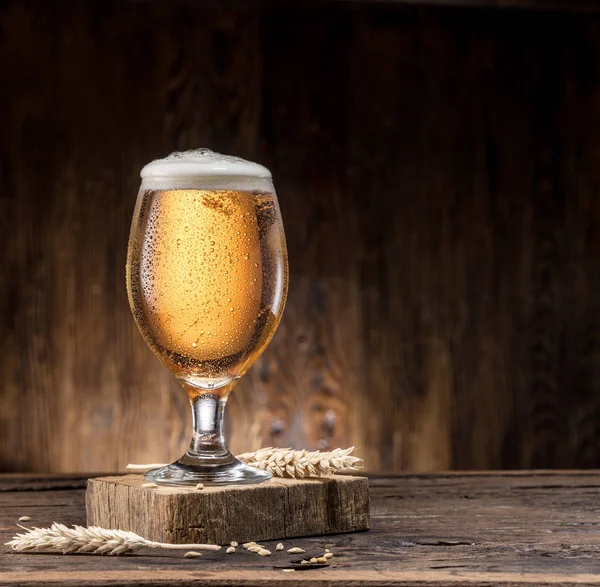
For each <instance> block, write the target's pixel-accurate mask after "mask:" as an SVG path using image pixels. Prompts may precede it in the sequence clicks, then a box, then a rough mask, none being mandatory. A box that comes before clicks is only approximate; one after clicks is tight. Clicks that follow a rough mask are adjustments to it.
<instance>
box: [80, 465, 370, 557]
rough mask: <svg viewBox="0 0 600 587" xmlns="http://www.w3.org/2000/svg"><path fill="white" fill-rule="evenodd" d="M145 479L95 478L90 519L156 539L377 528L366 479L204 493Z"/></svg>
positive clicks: (221, 539) (249, 537) (219, 540)
mask: <svg viewBox="0 0 600 587" xmlns="http://www.w3.org/2000/svg"><path fill="white" fill-rule="evenodd" d="M143 484H144V477H143V476H142V475H125V476H119V477H98V478H95V479H90V480H89V481H88V484H87V491H86V518H87V524H88V525H89V526H100V527H101V528H120V529H121V530H130V531H132V532H135V533H136V534H140V535H141V536H144V538H148V539H149V540H154V541H156V542H173V543H177V544H190V543H201V544H202V543H204V544H206V543H209V544H224V545H229V543H230V542H232V541H233V540H235V541H237V542H239V543H240V544H242V543H244V542H250V541H254V542H257V541H262V540H276V539H285V538H295V537H297V536H314V535H319V534H338V533H341V532H358V531H361V530H368V529H369V483H368V480H367V479H366V477H353V476H340V475H337V476H332V477H327V478H323V479H272V480H271V481H269V482H268V483H263V484H259V485H233V486H225V487H219V486H216V487H208V486H207V487H205V488H204V489H203V490H202V491H198V490H196V489H195V488H194V487H191V488H189V489H188V488H177V487H155V488H146V487H142V485H143Z"/></svg>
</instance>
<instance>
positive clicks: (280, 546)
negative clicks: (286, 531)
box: [275, 542, 283, 550]
mask: <svg viewBox="0 0 600 587" xmlns="http://www.w3.org/2000/svg"><path fill="white" fill-rule="evenodd" d="M275 550H283V544H281V542H280V543H279V544H278V545H277V546H276V547H275Z"/></svg>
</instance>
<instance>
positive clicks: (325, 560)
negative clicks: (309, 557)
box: [317, 556, 327, 564]
mask: <svg viewBox="0 0 600 587" xmlns="http://www.w3.org/2000/svg"><path fill="white" fill-rule="evenodd" d="M317 562H318V563H321V564H323V563H326V562H327V559H326V558H325V557H324V556H318V557H317Z"/></svg>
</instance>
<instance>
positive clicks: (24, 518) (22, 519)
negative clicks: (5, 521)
mask: <svg viewBox="0 0 600 587" xmlns="http://www.w3.org/2000/svg"><path fill="white" fill-rule="evenodd" d="M29 520H31V518H30V517H29V516H21V517H20V518H19V519H18V520H17V522H29Z"/></svg>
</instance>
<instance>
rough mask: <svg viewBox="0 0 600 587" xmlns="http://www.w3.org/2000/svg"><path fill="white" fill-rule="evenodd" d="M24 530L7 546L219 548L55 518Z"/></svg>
mask: <svg viewBox="0 0 600 587" xmlns="http://www.w3.org/2000/svg"><path fill="white" fill-rule="evenodd" d="M19 527H20V528H23V530H26V533H24V534H16V535H15V536H13V539H12V540H11V541H10V542H7V543H6V546H10V547H11V548H12V549H13V550H16V551H18V552H32V551H38V550H45V551H49V552H61V553H62V554H71V553H74V552H85V553H89V554H124V553H126V552H134V551H136V550H139V549H140V548H168V549H178V550H179V549H182V550H190V549H195V550H220V549H221V547H220V546H217V545H214V544H165V543H161V542H153V541H152V540H146V539H145V538H142V537H141V536H139V535H137V534H135V533H134V532H126V531H125V530H105V529H104V528H99V527H98V526H90V527H88V528H85V527H83V526H74V527H73V528H68V527H67V526H65V525H63V524H58V523H56V522H54V523H53V524H52V526H51V527H50V528H25V527H24V526H19Z"/></svg>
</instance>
